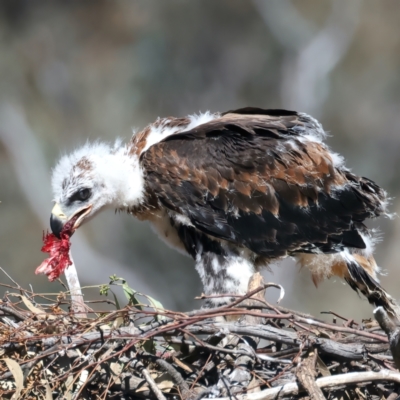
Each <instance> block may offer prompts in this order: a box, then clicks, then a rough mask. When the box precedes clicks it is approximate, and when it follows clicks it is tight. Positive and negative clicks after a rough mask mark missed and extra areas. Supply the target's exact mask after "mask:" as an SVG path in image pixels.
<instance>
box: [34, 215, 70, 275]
mask: <svg viewBox="0 0 400 400" xmlns="http://www.w3.org/2000/svg"><path fill="white" fill-rule="evenodd" d="M75 221H76V218H73V219H71V220H70V221H68V222H67V223H66V224H65V225H64V227H63V229H62V231H61V233H60V239H59V238H58V237H57V236H55V235H54V234H53V233H46V234H43V247H42V249H41V250H42V251H43V252H44V253H49V254H50V257H48V258H46V259H45V260H44V261H43V262H42V263H41V264H40V265H39V267H37V268H36V271H35V274H46V275H47V276H48V277H49V281H51V282H52V281H54V280H55V279H57V278H58V277H59V276H60V275H61V274H62V273H63V272H64V271H65V269H66V268H67V267H69V266H70V265H71V264H72V261H71V259H70V257H69V249H70V247H71V242H70V240H69V239H70V237H71V236H72V234H73V233H74V231H73V229H72V227H73V225H74V223H75Z"/></svg>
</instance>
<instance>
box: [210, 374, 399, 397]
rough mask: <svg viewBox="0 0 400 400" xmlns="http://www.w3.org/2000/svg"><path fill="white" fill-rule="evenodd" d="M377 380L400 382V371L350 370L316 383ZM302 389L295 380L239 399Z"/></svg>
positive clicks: (324, 385) (322, 385)
mask: <svg viewBox="0 0 400 400" xmlns="http://www.w3.org/2000/svg"><path fill="white" fill-rule="evenodd" d="M377 381H390V382H395V383H397V384H399V383H400V373H398V372H393V371H388V370H385V369H383V370H382V371H379V372H371V371H368V372H350V373H347V374H341V375H332V376H326V377H323V378H319V379H317V380H316V381H315V383H316V385H317V386H318V387H319V388H321V389H332V388H335V387H337V386H342V385H349V384H356V383H365V382H377ZM300 391H301V389H300V388H299V386H298V384H297V383H294V382H293V383H287V384H286V385H283V386H278V387H275V388H272V389H266V390H262V391H261V392H257V393H249V394H246V395H243V396H241V395H239V396H238V400H275V399H277V398H283V397H284V396H290V395H296V394H299V392H300ZM214 400H229V398H228V397H220V398H215V399H214Z"/></svg>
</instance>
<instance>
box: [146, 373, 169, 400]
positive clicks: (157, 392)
mask: <svg viewBox="0 0 400 400" xmlns="http://www.w3.org/2000/svg"><path fill="white" fill-rule="evenodd" d="M140 372H141V373H142V375H143V377H144V379H146V381H147V383H148V384H149V386H150V389H151V390H152V392H153V393H154V394H155V396H156V397H157V399H158V400H167V399H166V398H165V396H164V395H163V393H162V391H161V390H160V389H159V387H158V386H157V384H156V383H155V382H154V379H153V378H152V377H151V375H150V372H149V371H147V369H146V368H144V367H142V368H141V370H140Z"/></svg>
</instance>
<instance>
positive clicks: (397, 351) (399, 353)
mask: <svg viewBox="0 0 400 400" xmlns="http://www.w3.org/2000/svg"><path fill="white" fill-rule="evenodd" d="M374 315H375V318H376V320H377V321H378V323H379V325H380V327H381V328H382V329H383V331H384V332H385V333H386V335H387V336H388V339H389V347H390V351H391V352H392V355H393V360H394V363H395V365H396V367H397V369H400V327H399V326H398V325H396V324H395V323H394V322H393V320H392V319H391V318H390V317H389V316H388V314H387V312H386V311H385V310H384V309H383V307H377V308H376V309H375V310H374Z"/></svg>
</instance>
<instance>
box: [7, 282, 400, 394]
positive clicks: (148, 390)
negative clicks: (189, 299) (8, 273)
mask: <svg viewBox="0 0 400 400" xmlns="http://www.w3.org/2000/svg"><path fill="white" fill-rule="evenodd" d="M116 282H119V284H121V285H122V286H123V289H124V292H125V294H126V295H127V297H128V298H129V305H127V306H126V307H123V308H120V307H119V305H118V303H117V302H114V305H115V306H116V307H117V308H118V309H116V310H111V311H96V310H93V309H92V308H91V307H93V306H94V305H93V303H89V302H87V303H86V304H85V310H84V311H83V310H82V308H81V309H80V311H72V310H74V309H76V308H74V305H72V307H71V309H70V311H66V310H64V309H63V307H62V305H63V304H64V303H66V302H69V301H70V300H69V298H68V292H65V293H60V294H59V295H58V296H56V297H55V296H50V295H47V296H46V295H37V294H35V293H33V292H31V291H29V290H25V289H22V288H21V287H20V286H18V285H17V284H14V285H3V286H7V287H9V288H12V290H13V291H14V292H18V294H15V293H14V294H12V295H11V294H6V295H5V297H4V298H3V301H2V302H1V303H0V321H1V322H0V351H1V353H2V360H1V363H0V397H1V398H2V399H8V398H14V399H37V398H40V399H46V400H50V399H139V398H140V399H142V398H143V399H144V398H146V399H157V400H165V399H172V398H174V399H184V400H187V399H191V400H200V399H202V398H204V399H206V398H216V399H221V398H224V399H227V400H228V399H230V400H232V399H236V400H240V399H244V398H245V399H247V400H264V399H278V398H279V399H301V398H302V399H306V398H308V399H376V400H378V399H379V400H381V399H395V398H397V396H398V395H397V393H398V389H397V388H398V387H399V383H400V374H399V373H398V372H397V370H396V368H395V362H394V360H393V356H392V353H391V351H390V345H389V342H390V344H393V340H389V339H388V336H387V335H386V334H385V333H384V331H383V330H382V329H381V327H380V326H379V325H378V324H377V323H376V322H373V321H364V322H363V323H356V322H355V321H353V320H347V319H345V318H342V317H340V316H339V315H336V314H334V313H331V314H332V319H333V323H326V322H323V321H321V320H320V319H318V318H315V317H312V316H310V315H305V314H302V313H300V312H297V311H294V310H288V309H285V308H283V307H280V306H278V305H272V304H269V303H268V302H266V301H265V300H264V291H265V290H266V289H268V287H270V286H275V287H276V286H277V285H273V284H264V283H263V282H262V279H261V277H260V276H259V275H258V274H255V275H254V276H253V278H252V279H251V281H250V284H249V292H248V293H247V295H245V296H243V297H237V298H236V299H235V301H233V302H232V303H230V304H228V305H225V306H222V307H218V308H214V309H200V310H195V311H190V312H174V311H170V310H166V309H164V308H163V307H162V305H161V304H160V303H158V302H157V301H155V300H154V299H152V298H149V297H148V296H146V297H144V299H145V301H141V300H140V299H141V297H140V296H139V295H138V293H136V292H135V291H133V290H132V289H131V288H129V286H128V285H127V284H126V282H124V281H118V278H113V279H112V280H111V282H110V283H112V284H113V283H114V284H115V283H116ZM102 291H103V293H104V294H105V293H109V286H105V287H102ZM115 300H116V299H115ZM107 301H108V302H109V303H110V300H107ZM81 305H82V304H81ZM96 307H98V304H96ZM103 308H104V307H103ZM384 328H385V327H384ZM385 330H387V329H386V328H385ZM392 333H393V331H392ZM389 337H390V335H389ZM391 338H392V337H391ZM392 350H393V349H392Z"/></svg>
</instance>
